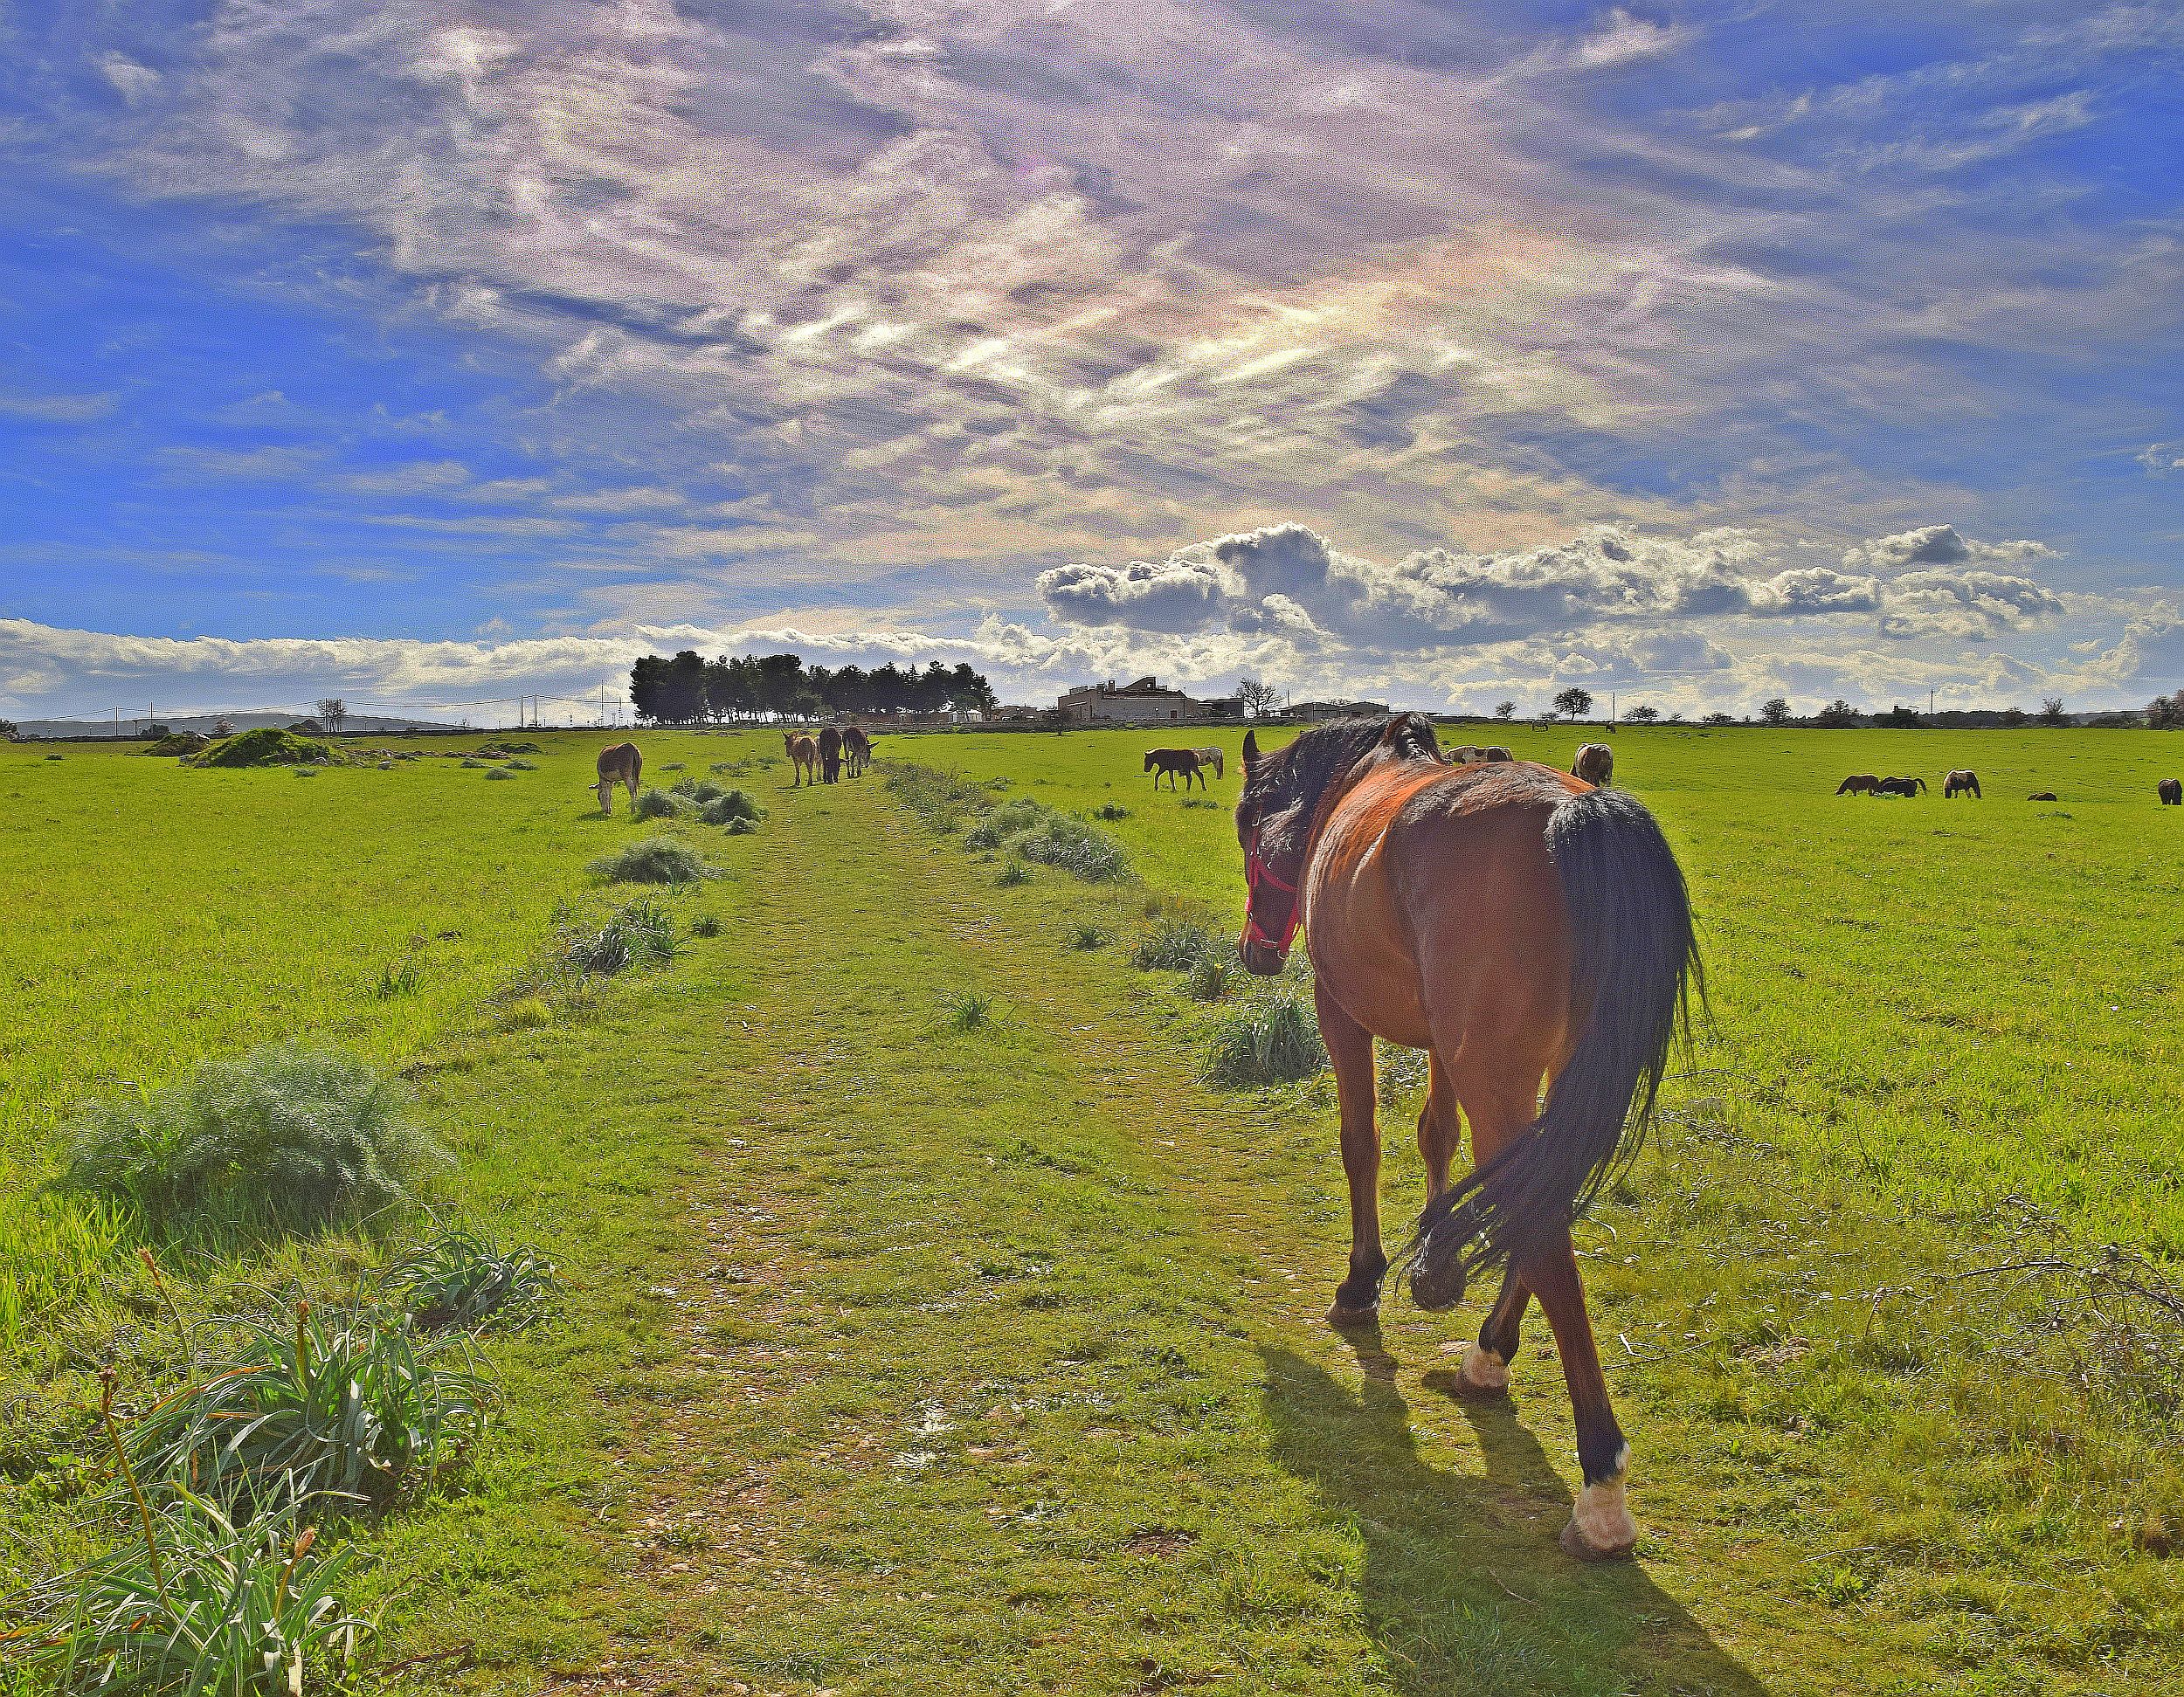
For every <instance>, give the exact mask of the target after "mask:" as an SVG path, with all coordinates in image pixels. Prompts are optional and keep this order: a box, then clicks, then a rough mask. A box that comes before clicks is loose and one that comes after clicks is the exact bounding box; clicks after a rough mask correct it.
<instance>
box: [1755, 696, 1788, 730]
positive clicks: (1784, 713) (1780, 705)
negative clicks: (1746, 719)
mask: <svg viewBox="0 0 2184 1697" xmlns="http://www.w3.org/2000/svg"><path fill="white" fill-rule="evenodd" d="M1759 722H1760V723H1761V724H1763V725H1787V724H1788V723H1789V722H1790V704H1789V702H1788V701H1787V700H1785V699H1784V698H1783V697H1781V696H1780V695H1773V696H1770V697H1768V698H1767V699H1766V700H1764V701H1762V702H1760V703H1759Z"/></svg>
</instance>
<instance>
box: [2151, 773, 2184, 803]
mask: <svg viewBox="0 0 2184 1697" xmlns="http://www.w3.org/2000/svg"><path fill="white" fill-rule="evenodd" d="M2153 793H2154V794H2155V795H2157V796H2159V797H2160V798H2161V805H2162V806H2164V807H2184V779H2178V778H2163V779H2162V780H2161V782H2160V783H2157V784H2155V785H2154V786H2153Z"/></svg>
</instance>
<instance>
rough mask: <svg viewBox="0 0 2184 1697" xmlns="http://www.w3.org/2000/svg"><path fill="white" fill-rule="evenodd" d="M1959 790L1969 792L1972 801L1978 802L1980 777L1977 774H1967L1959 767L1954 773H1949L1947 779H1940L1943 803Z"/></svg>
mask: <svg viewBox="0 0 2184 1697" xmlns="http://www.w3.org/2000/svg"><path fill="white" fill-rule="evenodd" d="M1959 790H1970V791H1971V792H1972V799H1973V801H1978V800H1980V775H1979V774H1978V773H1977V772H1967V771H1966V770H1965V769H1963V768H1962V767H1959V768H1958V769H1956V770H1955V771H1953V772H1952V773H1950V774H1949V776H1947V777H1946V778H1944V779H1942V781H1941V799H1942V800H1944V801H1945V802H1946V801H1947V800H1948V799H1949V797H1952V796H1953V795H1955V794H1956V793H1957V791H1959Z"/></svg>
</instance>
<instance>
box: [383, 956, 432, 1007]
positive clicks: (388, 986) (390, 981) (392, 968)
mask: <svg viewBox="0 0 2184 1697" xmlns="http://www.w3.org/2000/svg"><path fill="white" fill-rule="evenodd" d="M423 982H424V969H423V968H422V967H421V966H420V965H419V964H418V958H417V955H415V954H414V953H411V954H408V955H404V956H403V957H402V958H401V960H400V961H398V962H389V963H388V964H387V965H385V966H383V967H381V968H380V969H379V982H378V983H377V984H375V985H374V986H373V987H372V992H371V993H372V994H373V995H374V996H377V997H379V998H380V999H381V1000H382V1001H384V1000H385V999H386V998H387V997H390V996H415V995H416V994H417V991H418V985H419V984H420V983H423Z"/></svg>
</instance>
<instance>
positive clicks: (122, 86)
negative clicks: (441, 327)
mask: <svg viewBox="0 0 2184 1697" xmlns="http://www.w3.org/2000/svg"><path fill="white" fill-rule="evenodd" d="M99 74H100V76H102V77H104V78H105V79H107V82H108V83H109V84H111V85H112V86H113V88H114V93H117V94H119V95H120V96H121V98H122V100H125V101H127V102H128V104H129V105H131V106H135V105H136V104H137V102H138V101H140V100H148V99H149V98H150V97H151V96H152V95H154V94H156V93H158V92H159V89H160V86H161V85H162V83H164V82H165V81H166V80H167V79H166V78H164V77H162V75H160V73H159V72H156V71H155V70H153V69H152V67H151V66H149V65H140V64H138V63H137V62H136V61H135V59H131V58H130V57H129V56H128V54H127V53H121V52H108V53H102V54H100V56H99Z"/></svg>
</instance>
